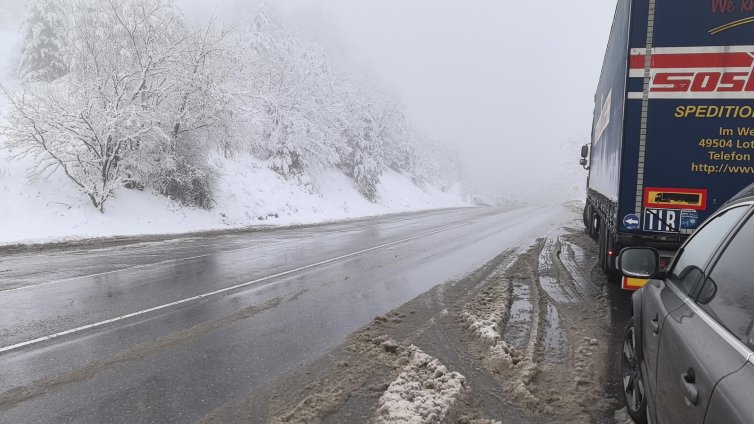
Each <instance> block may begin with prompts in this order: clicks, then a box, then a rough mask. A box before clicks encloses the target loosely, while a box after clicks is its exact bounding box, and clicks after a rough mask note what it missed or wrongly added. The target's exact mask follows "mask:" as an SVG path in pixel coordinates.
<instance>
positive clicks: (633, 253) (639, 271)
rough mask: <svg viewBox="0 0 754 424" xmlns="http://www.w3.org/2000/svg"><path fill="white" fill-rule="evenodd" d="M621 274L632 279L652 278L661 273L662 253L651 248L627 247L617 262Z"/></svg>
mask: <svg viewBox="0 0 754 424" xmlns="http://www.w3.org/2000/svg"><path fill="white" fill-rule="evenodd" d="M616 264H617V266H618V269H620V272H621V273H622V274H623V275H624V276H626V277H630V278H652V277H655V276H659V275H660V274H661V273H660V252H658V251H657V249H652V248H650V247H627V248H625V249H623V250H621V252H620V255H618V260H617V262H616Z"/></svg>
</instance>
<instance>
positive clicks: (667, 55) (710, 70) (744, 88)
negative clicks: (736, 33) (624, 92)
mask: <svg viewBox="0 0 754 424" xmlns="http://www.w3.org/2000/svg"><path fill="white" fill-rule="evenodd" d="M646 56H647V50H646V49H632V50H631V62H630V70H629V77H630V78H644V71H645V69H644V68H645V60H646ZM650 57H651V66H650V76H651V80H650V84H649V97H650V98H698V99H709V98H718V99H721V98H730V99H735V98H749V97H751V96H752V94H754V46H719V47H664V48H663V47H659V48H654V49H652V51H651V55H650ZM640 95H641V93H629V97H632V98H639V97H640Z"/></svg>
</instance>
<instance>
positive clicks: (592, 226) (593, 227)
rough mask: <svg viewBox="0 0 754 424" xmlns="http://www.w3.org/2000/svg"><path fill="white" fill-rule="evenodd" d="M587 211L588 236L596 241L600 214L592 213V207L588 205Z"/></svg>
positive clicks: (598, 232)
mask: <svg viewBox="0 0 754 424" xmlns="http://www.w3.org/2000/svg"><path fill="white" fill-rule="evenodd" d="M589 211H590V213H589V228H588V229H587V234H589V237H591V238H592V240H594V241H598V240H599V234H600V224H601V221H602V220H601V219H600V216H599V215H598V214H596V213H594V209H592V208H591V207H590V208H589Z"/></svg>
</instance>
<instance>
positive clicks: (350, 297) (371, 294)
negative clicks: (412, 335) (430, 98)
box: [0, 207, 571, 423]
mask: <svg viewBox="0 0 754 424" xmlns="http://www.w3.org/2000/svg"><path fill="white" fill-rule="evenodd" d="M570 213H571V212H569V211H568V210H567V209H566V208H565V207H555V208H526V209H517V210H509V211H506V210H500V209H492V208H464V209H453V210H444V211H434V212H425V213H413V214H404V215H400V216H392V217H383V218H377V219H372V220H362V221H354V222H347V223H337V224H329V225H322V226H314V227H307V228H297V229H296V228H292V229H285V230H274V231H260V232H252V233H246V234H232V235H223V236H214V237H206V238H192V239H178V240H172V241H162V242H148V243H137V244H133V245H121V246H118V245H116V246H111V247H106V248H99V249H82V248H76V249H73V250H65V249H63V250H57V251H49V252H40V253H27V254H23V253H17V254H11V255H6V256H4V257H2V258H0V275H2V277H3V278H2V283H0V422H49V421H66V420H68V421H72V422H96V423H100V422H112V421H117V422H193V421H195V420H197V419H199V418H201V417H204V416H206V415H207V414H209V413H211V412H212V411H213V410H215V409H216V408H219V407H220V406H222V405H224V404H226V403H227V402H229V401H233V400H235V399H237V398H238V397H240V396H243V395H244V394H246V393H249V392H252V391H254V390H257V389H262V388H264V387H266V386H268V385H269V384H270V383H271V382H272V381H274V380H275V379H276V378H279V377H280V376H281V375H283V374H284V373H287V372H290V371H292V370H295V369H296V368H297V367H299V366H301V365H302V364H306V363H308V362H310V361H313V360H315V359H317V358H319V357H321V356H322V355H323V354H325V353H327V352H328V351H329V350H330V349H332V348H333V347H334V346H337V345H338V344H340V343H341V342H343V341H344V339H345V337H346V336H347V335H348V334H350V333H351V332H353V331H355V330H357V329H358V328H360V327H362V326H364V325H365V324H367V323H369V322H370V321H371V320H372V319H373V318H374V317H375V316H379V315H382V314H384V313H386V312H388V311H390V310H392V309H394V308H396V307H398V306H400V305H402V304H404V303H405V302H407V301H409V300H411V299H413V298H415V297H416V296H418V295H420V294H422V293H424V292H426V291H427V290H430V289H431V288H433V287H435V286H437V285H438V284H441V283H444V282H447V281H449V280H452V279H455V278H461V277H463V276H465V275H467V274H469V273H470V272H472V271H473V270H475V269H477V268H479V267H481V266H482V265H484V264H485V263H486V262H488V261H489V260H491V259H492V258H494V257H496V256H498V255H499V254H500V253H501V252H503V251H507V250H522V249H525V248H526V247H528V246H530V245H531V244H532V243H534V241H535V240H536V239H538V238H539V237H541V236H542V235H543V234H545V233H547V232H548V231H549V230H550V229H554V228H560V227H561V226H562V225H564V223H565V221H567V220H568V219H570V218H569V217H570Z"/></svg>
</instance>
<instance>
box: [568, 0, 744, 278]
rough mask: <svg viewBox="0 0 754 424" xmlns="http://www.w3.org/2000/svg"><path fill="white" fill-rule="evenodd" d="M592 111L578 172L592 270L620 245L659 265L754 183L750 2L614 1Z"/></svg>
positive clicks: (609, 264) (610, 261)
mask: <svg viewBox="0 0 754 424" xmlns="http://www.w3.org/2000/svg"><path fill="white" fill-rule="evenodd" d="M594 103H595V105H594V106H595V107H594V117H593V124H592V136H591V142H590V144H588V145H586V146H584V148H582V154H581V156H582V159H581V164H582V165H583V166H584V168H586V169H588V171H589V175H588V178H587V196H586V205H585V207H584V224H585V226H586V228H587V231H588V233H589V235H590V236H591V237H592V238H594V239H595V240H596V241H597V244H598V247H599V264H600V267H601V268H602V269H603V270H604V271H605V272H606V273H608V274H611V273H613V272H614V271H615V257H616V256H617V254H618V253H619V251H620V249H621V248H623V247H629V246H649V247H655V248H657V249H658V250H660V251H661V253H662V257H663V258H664V259H666V260H668V259H669V258H672V255H673V254H674V252H675V250H677V249H678V247H679V246H680V245H681V244H682V243H683V241H684V240H685V239H686V238H687V237H688V235H689V234H691V233H692V232H693V231H694V230H695V229H696V228H697V227H698V226H699V225H700V224H701V223H702V222H703V221H704V220H705V218H707V217H708V216H709V215H710V214H711V213H713V212H714V211H715V210H717V209H718V208H719V207H720V206H721V205H722V204H723V203H725V202H726V201H727V200H728V199H729V198H730V197H731V196H733V195H734V194H735V193H736V192H738V191H739V190H741V189H742V188H744V187H745V186H747V185H748V184H749V183H751V182H754V161H753V160H752V156H753V155H754V1H752V0H693V1H689V0H660V1H656V0H618V2H617V6H616V11H615V16H614V19H613V25H612V29H611V32H610V38H609V41H608V45H607V49H606V52H605V58H604V62H603V66H602V72H601V75H600V79H599V83H598V87H597V92H596V94H595V97H594ZM642 283H643V282H642V281H638V280H628V279H624V280H623V286H624V288H626V289H637V288H639V287H640V286H641V285H642Z"/></svg>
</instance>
